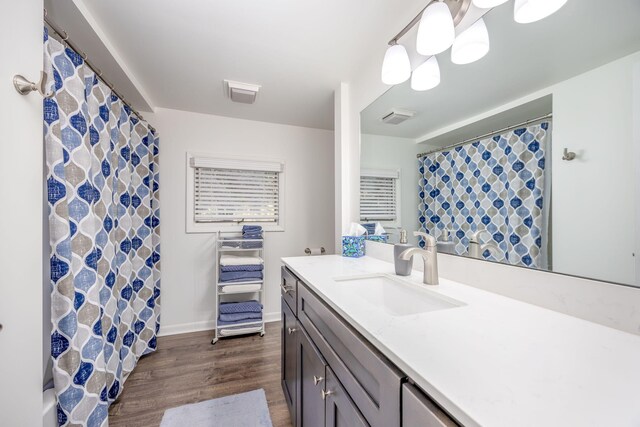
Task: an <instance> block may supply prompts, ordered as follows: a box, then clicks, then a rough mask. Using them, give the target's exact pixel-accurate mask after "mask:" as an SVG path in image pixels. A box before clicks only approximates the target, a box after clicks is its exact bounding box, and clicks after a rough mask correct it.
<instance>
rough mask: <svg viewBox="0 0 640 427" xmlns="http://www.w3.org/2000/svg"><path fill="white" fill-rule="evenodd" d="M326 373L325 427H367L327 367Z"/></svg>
mask: <svg viewBox="0 0 640 427" xmlns="http://www.w3.org/2000/svg"><path fill="white" fill-rule="evenodd" d="M326 373H327V378H326V384H325V390H324V397H325V427H368V426H369V424H367V422H366V421H365V419H364V417H363V416H362V415H361V414H360V411H358V408H357V407H356V405H355V404H354V403H353V401H352V400H351V398H350V397H349V395H348V394H347V392H346V391H345V390H344V388H342V385H341V384H340V382H339V381H338V380H337V378H336V376H335V374H334V373H333V371H332V370H331V368H330V367H328V366H327V368H326Z"/></svg>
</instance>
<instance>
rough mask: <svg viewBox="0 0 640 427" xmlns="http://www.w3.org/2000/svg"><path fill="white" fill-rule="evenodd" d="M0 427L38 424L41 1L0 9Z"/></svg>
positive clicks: (35, 0)
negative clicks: (30, 82)
mask: <svg viewBox="0 0 640 427" xmlns="http://www.w3.org/2000/svg"><path fill="white" fill-rule="evenodd" d="M0 38H1V39H2V40H3V42H2V44H0V56H1V57H2V60H1V61H0V82H1V83H2V84H0V200H2V209H0V242H1V243H0V271H1V272H2V276H1V278H0V324H2V325H3V329H2V331H0V382H1V383H2V385H1V386H0V414H1V415H0V416H1V417H2V421H0V424H2V425H7V426H30V427H31V426H38V425H42V182H43V178H42V155H43V151H42V97H41V96H40V95H38V94H30V95H29V96H21V95H19V94H18V93H17V92H16V91H15V90H14V89H13V86H12V85H11V79H12V78H13V76H14V74H24V76H25V77H28V78H29V79H38V77H39V73H40V71H41V70H42V1H38V0H34V1H10V2H3V4H2V6H1V7H0Z"/></svg>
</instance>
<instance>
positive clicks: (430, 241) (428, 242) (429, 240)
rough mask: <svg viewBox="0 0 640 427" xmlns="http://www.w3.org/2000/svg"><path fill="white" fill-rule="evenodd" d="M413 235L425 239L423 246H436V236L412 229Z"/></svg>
mask: <svg viewBox="0 0 640 427" xmlns="http://www.w3.org/2000/svg"><path fill="white" fill-rule="evenodd" d="M413 235H414V236H416V237H418V236H420V237H422V238H423V239H424V241H425V247H427V248H435V247H436V238H435V237H433V236H432V235H431V234H427V233H425V232H424V231H414V232H413Z"/></svg>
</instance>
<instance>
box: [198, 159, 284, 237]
mask: <svg viewBox="0 0 640 427" xmlns="http://www.w3.org/2000/svg"><path fill="white" fill-rule="evenodd" d="M284 166H285V165H284V162H282V161H277V160H263V159H247V158H239V157H231V156H229V157H224V158H223V157H216V156H213V155H211V154H210V153H209V154H205V153H189V152H187V156H186V181H187V182H186V190H187V192H186V218H185V219H186V232H187V233H217V232H218V231H223V232H224V231H226V232H239V231H242V225H243V224H242V223H240V224H235V223H234V224H231V223H198V222H196V221H195V215H194V204H195V200H194V197H195V168H196V167H217V168H228V169H248V170H274V169H275V168H278V169H280V171H281V172H280V173H279V180H278V181H279V188H278V197H279V213H278V223H277V224H274V223H272V222H268V223H266V222H265V223H260V222H251V225H262V229H263V230H264V231H284V229H285V217H286V216H285V214H286V212H285V167H284Z"/></svg>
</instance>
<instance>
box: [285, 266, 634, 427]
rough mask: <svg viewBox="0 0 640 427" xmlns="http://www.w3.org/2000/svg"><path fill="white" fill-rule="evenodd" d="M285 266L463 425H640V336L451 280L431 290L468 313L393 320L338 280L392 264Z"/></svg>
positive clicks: (418, 278)
mask: <svg viewBox="0 0 640 427" xmlns="http://www.w3.org/2000/svg"><path fill="white" fill-rule="evenodd" d="M282 261H283V262H284V263H285V264H286V265H287V266H288V267H289V268H290V269H291V270H292V271H293V272H295V273H296V275H298V277H300V278H301V279H303V280H304V282H305V283H306V284H308V285H309V286H310V287H311V289H313V290H314V291H315V292H316V293H317V294H318V295H319V296H320V297H321V298H322V299H323V300H324V301H325V302H326V303H327V304H329V306H331V307H332V308H333V309H334V310H336V311H337V312H338V313H339V314H340V315H342V316H343V317H344V318H345V319H346V320H347V321H348V322H349V323H350V324H351V325H352V326H353V327H354V328H355V329H356V330H357V331H358V332H360V333H361V334H362V335H363V336H364V337H366V338H367V339H368V340H369V341H370V342H371V343H372V344H373V345H374V346H375V347H377V348H378V349H379V350H380V351H381V352H382V353H383V354H384V355H385V356H387V357H388V358H389V360H391V361H392V362H393V363H395V364H396V365H397V366H398V367H399V368H400V369H401V370H402V371H404V372H405V373H406V374H407V375H408V376H409V378H411V379H412V380H413V381H414V382H415V383H416V384H418V385H419V386H420V387H421V388H423V389H424V390H425V391H426V392H427V393H428V394H429V395H431V397H432V398H433V399H435V400H436V401H437V402H438V403H439V404H440V405H441V406H442V407H443V408H445V409H446V410H447V411H448V412H449V413H450V414H451V415H453V416H454V417H455V418H456V419H458V420H459V421H460V422H462V423H463V424H464V425H465V426H487V427H493V426H509V427H514V426H518V427H522V426H536V427H540V426H544V427H549V426H570V427H573V426H576V427H586V426H597V427H603V426H616V427H622V426H634V427H638V426H640V336H636V335H633V334H629V333H626V332H621V331H618V330H616V329H611V328H608V327H605V326H601V325H598V324H595V323H591V322H587V321H585V320H581V319H577V318H574V317H571V316H567V315H565V314H561V313H557V312H554V311H551V310H547V309H544V308H540V307H537V306H534V305H531V304H527V303H523V302H520V301H516V300H513V299H510V298H507V297H503V296H501V295H497V294H494V293H490V292H486V291H483V290H480V289H477V288H474V287H472V286H467V285H462V284H460V283H456V282H452V281H449V280H446V279H440V285H439V286H435V287H429V290H431V291H434V292H437V293H440V294H442V295H445V296H448V297H450V298H454V299H456V300H458V301H461V302H463V303H465V304H466V305H464V306H462V307H456V308H452V309H446V310H440V311H433V312H428V313H422V314H415V315H408V316H402V317H394V316H391V315H390V314H388V313H387V312H385V311H384V310H383V309H381V308H380V307H376V306H374V305H372V304H370V303H368V302H366V301H364V300H358V299H355V300H354V298H353V297H352V294H351V292H348V291H347V290H346V289H345V285H344V283H340V282H336V281H334V280H333V279H334V278H336V277H344V276H357V275H363V274H371V273H389V274H393V272H394V267H393V264H391V263H387V262H384V261H380V260H377V259H375V258H370V257H366V256H365V257H363V258H359V259H352V258H343V257H341V256H336V255H330V256H315V257H297V258H283V260H282ZM404 279H408V280H410V281H412V282H415V283H421V282H422V273H414V274H413V276H411V277H406V278H404ZM638 309H640V307H639V308H638Z"/></svg>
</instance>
